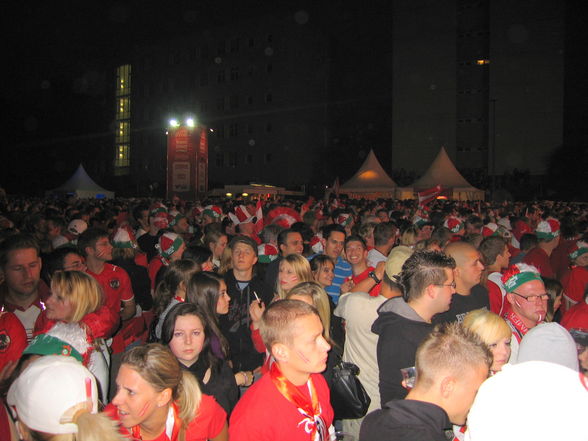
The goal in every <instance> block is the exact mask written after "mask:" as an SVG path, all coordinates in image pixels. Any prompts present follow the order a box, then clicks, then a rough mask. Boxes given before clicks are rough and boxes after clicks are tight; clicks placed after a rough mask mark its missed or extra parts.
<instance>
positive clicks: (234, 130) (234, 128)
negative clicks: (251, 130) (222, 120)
mask: <svg viewBox="0 0 588 441" xmlns="http://www.w3.org/2000/svg"><path fill="white" fill-rule="evenodd" d="M229 136H231V137H232V138H233V137H235V136H239V125H238V124H237V123H233V124H231V125H229Z"/></svg>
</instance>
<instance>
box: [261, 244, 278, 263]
mask: <svg viewBox="0 0 588 441" xmlns="http://www.w3.org/2000/svg"><path fill="white" fill-rule="evenodd" d="M257 257H258V259H259V262H260V263H270V262H273V261H274V260H276V259H277V258H278V249H277V248H276V247H275V245H272V244H271V243H262V244H261V245H259V246H258V247H257Z"/></svg>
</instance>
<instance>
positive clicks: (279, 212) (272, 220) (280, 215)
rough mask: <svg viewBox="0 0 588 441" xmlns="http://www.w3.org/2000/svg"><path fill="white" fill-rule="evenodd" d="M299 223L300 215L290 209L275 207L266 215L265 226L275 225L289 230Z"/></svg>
mask: <svg viewBox="0 0 588 441" xmlns="http://www.w3.org/2000/svg"><path fill="white" fill-rule="evenodd" d="M301 221H302V219H301V217H300V214H299V213H298V212H297V211H296V210H294V209H293V208H290V207H277V208H274V209H273V210H271V211H270V212H269V213H268V214H267V224H277V225H279V226H281V227H283V228H290V227H291V226H292V225H293V224H295V223H296V222H301Z"/></svg>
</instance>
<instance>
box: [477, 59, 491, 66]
mask: <svg viewBox="0 0 588 441" xmlns="http://www.w3.org/2000/svg"><path fill="white" fill-rule="evenodd" d="M476 64H477V65H478V66H484V65H486V64H490V60H488V59H485V58H483V59H480V60H476Z"/></svg>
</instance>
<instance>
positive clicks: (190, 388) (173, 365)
mask: <svg viewBox="0 0 588 441" xmlns="http://www.w3.org/2000/svg"><path fill="white" fill-rule="evenodd" d="M123 364H126V365H127V366H129V367H130V368H131V369H133V370H134V371H136V372H137V373H138V374H139V375H140V376H141V377H142V378H143V379H144V380H145V381H146V382H147V383H149V384H150V385H151V386H152V387H153V388H154V389H155V390H156V391H158V392H161V391H163V390H164V389H168V388H169V389H171V391H172V400H173V401H175V402H176V403H177V405H178V409H179V415H178V416H179V418H180V420H181V421H182V425H181V428H180V434H179V438H178V439H179V440H180V441H184V440H185V437H186V427H188V424H189V423H190V422H191V421H192V420H193V419H194V418H195V417H196V414H197V412H198V408H199V407H200V399H201V398H202V392H201V391H200V387H199V386H198V381H197V380H196V378H195V377H194V376H193V375H192V374H191V373H190V372H188V371H186V370H184V369H182V368H181V367H180V363H179V362H178V359H177V358H176V357H175V355H174V354H173V353H172V352H171V351H170V350H169V348H167V347H166V346H163V345H161V344H159V343H151V344H147V345H142V346H137V347H135V348H133V349H131V350H130V351H128V352H125V354H124V355H123V358H122V362H121V365H123Z"/></svg>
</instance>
